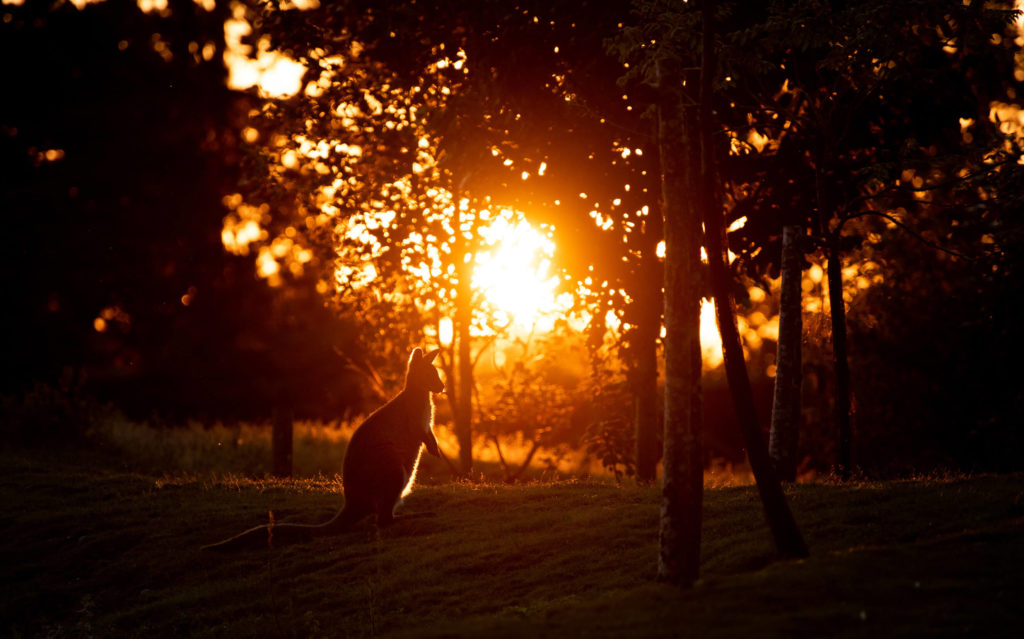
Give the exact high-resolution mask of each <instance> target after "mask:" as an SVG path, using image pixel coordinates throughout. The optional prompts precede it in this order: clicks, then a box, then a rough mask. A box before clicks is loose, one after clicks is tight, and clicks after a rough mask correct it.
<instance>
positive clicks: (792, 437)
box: [768, 224, 803, 481]
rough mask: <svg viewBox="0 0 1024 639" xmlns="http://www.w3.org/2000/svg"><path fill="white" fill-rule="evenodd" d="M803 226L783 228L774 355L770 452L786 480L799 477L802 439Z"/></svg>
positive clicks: (791, 225) (793, 479)
mask: <svg viewBox="0 0 1024 639" xmlns="http://www.w3.org/2000/svg"><path fill="white" fill-rule="evenodd" d="M799 240H800V225H798V224H787V225H786V226H784V227H783V228H782V285H781V288H782V291H781V294H780V296H779V347H778V353H777V356H776V358H775V396H774V398H773V403H772V427H771V431H770V434H769V437H768V454H769V455H770V456H771V458H772V461H773V462H774V463H775V472H776V473H777V474H778V476H779V479H781V480H783V481H795V480H796V466H797V445H798V443H799V438H800V385H801V373H802V371H801V366H802V359H801V356H800V342H801V340H802V339H803V321H802V317H801V314H802V312H803V308H802V306H801V299H800V295H801V288H800V285H801V281H800V280H801V268H800V262H801V255H800V247H799Z"/></svg>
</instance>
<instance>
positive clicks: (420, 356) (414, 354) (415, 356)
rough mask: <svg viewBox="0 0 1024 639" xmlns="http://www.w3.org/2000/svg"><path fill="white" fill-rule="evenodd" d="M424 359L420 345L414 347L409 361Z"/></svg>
mask: <svg viewBox="0 0 1024 639" xmlns="http://www.w3.org/2000/svg"><path fill="white" fill-rule="evenodd" d="M419 359H423V351H422V350H420V348H419V347H416V348H414V349H412V353H410V354H409V363H410V364H411V363H412V362H415V361H416V360H419Z"/></svg>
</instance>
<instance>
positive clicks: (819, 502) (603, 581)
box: [0, 452, 1024, 639]
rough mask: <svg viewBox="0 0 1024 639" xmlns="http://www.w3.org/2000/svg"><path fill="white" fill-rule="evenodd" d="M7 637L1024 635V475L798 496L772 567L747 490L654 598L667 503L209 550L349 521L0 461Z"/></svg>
mask: <svg viewBox="0 0 1024 639" xmlns="http://www.w3.org/2000/svg"><path fill="white" fill-rule="evenodd" d="M0 463H2V464H3V468H4V470H3V473H2V474H0V499H2V503H3V506H4V507H3V511H2V513H0V539H2V542H0V571H2V580H0V581H2V584H3V586H2V587H3V597H2V607H0V635H5V636H12V637H22V636H24V637H171V636H182V637H375V636H388V637H413V636H415V637H481V636H482V637H563V636H564V637H675V636H679V637H689V636H692V637H702V638H706V637H734V636H735V637H873V638H876V639H877V638H881V637H953V636H957V637H1019V636H1021V625H1022V623H1024V576H1022V569H1024V476H1020V475H1011V476H998V477H997V476H981V477H968V478H965V477H953V478H950V477H947V478H930V479H921V480H916V481H898V482H880V483H855V484H848V485H837V484H829V483H824V482H823V483H806V484H800V485H797V486H793V487H791V488H790V489H789V495H790V497H791V500H792V505H793V508H794V511H795V513H796V515H797V518H798V520H799V522H800V524H801V525H802V527H803V530H804V532H805V534H806V536H807V539H808V542H809V544H810V547H811V552H812V556H811V557H810V558H809V559H807V560H804V561H797V562H780V561H775V560H773V557H772V547H771V544H770V542H769V538H768V533H767V531H766V528H765V526H764V524H763V521H762V516H761V512H760V505H759V502H758V498H757V494H756V490H755V489H753V488H751V487H727V488H714V489H710V490H708V491H707V495H706V506H705V526H704V545H703V580H702V582H701V583H700V584H699V586H698V587H697V588H695V589H693V590H692V591H688V592H680V591H677V590H676V589H674V588H672V587H669V586H666V585H663V584H659V583H657V582H656V581H655V579H654V576H655V575H654V573H655V558H656V552H657V520H658V504H659V496H658V490H657V489H656V488H637V487H632V486H623V487H617V486H615V485H614V484H612V483H601V482H572V481H567V482H559V483H548V484H539V483H538V484H528V485H520V486H505V485H495V484H439V485H433V486H424V487H422V488H420V489H419V490H417V491H416V492H414V493H413V494H412V495H411V496H410V497H409V498H408V499H407V501H406V504H405V506H404V510H405V512H406V513H431V514H432V516H424V517H417V518H413V519H409V520H406V521H403V522H399V523H398V524H396V525H395V526H394V527H393V528H391V529H388V530H386V531H383V532H378V531H377V530H376V529H375V527H374V526H373V525H372V524H370V523H366V524H364V525H362V526H361V527H359V528H358V529H356V530H354V531H352V532H350V533H348V534H347V535H345V536H342V537H337V538H330V539H321V540H316V541H313V542H310V543H307V544H302V545H296V546H292V547H287V548H283V549H274V550H269V549H266V548H261V549H260V550H258V551H252V552H248V553H235V554H211V553H209V552H201V551H200V550H199V547H200V546H201V545H203V544H205V543H208V542H211V541H215V540H218V539H220V538H222V537H224V536H226V535H229V534H232V533H234V532H237V531H239V530H241V529H242V528H244V527H248V526H251V525H255V524H257V523H261V522H264V521H266V519H267V511H268V510H272V511H273V512H274V516H275V519H277V520H278V521H281V520H293V521H305V522H314V521H318V520H323V519H325V518H327V517H328V516H330V515H331V514H332V513H333V511H334V510H335V508H337V507H338V506H339V505H340V499H341V498H340V497H339V494H338V485H337V483H336V479H334V478H330V479H327V478H320V479H305V480H295V481H271V480H252V479H246V478H244V477H243V476H240V475H219V476H216V475H211V474H205V475H199V474H191V475H189V474H178V475H168V474H163V475H157V474H155V473H149V474H147V473H145V472H139V471H137V470H136V471H130V470H115V469H114V468H116V467H117V465H116V464H113V463H110V462H109V460H108V462H107V463H102V462H101V461H100V458H92V457H86V458H85V459H81V458H75V457H73V456H69V455H50V456H42V455H40V454H38V453H37V454H31V455H30V454H18V453H12V452H7V453H4V454H3V455H0Z"/></svg>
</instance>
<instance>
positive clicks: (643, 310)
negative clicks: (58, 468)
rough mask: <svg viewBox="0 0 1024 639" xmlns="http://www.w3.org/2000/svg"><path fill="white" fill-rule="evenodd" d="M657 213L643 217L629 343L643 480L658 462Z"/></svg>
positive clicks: (639, 474) (652, 474) (651, 476)
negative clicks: (633, 322)
mask: <svg viewBox="0 0 1024 639" xmlns="http://www.w3.org/2000/svg"><path fill="white" fill-rule="evenodd" d="M660 215H661V212H660V211H659V212H658V213H657V215H651V216H649V217H648V218H647V219H646V220H644V229H643V233H644V247H643V251H644V252H643V255H641V258H640V259H641V265H640V281H639V282H638V283H637V289H636V290H637V299H636V304H637V306H638V307H639V321H638V323H637V330H636V331H635V332H634V333H633V335H632V338H631V339H632V342H631V344H630V347H631V349H632V350H633V351H634V353H635V356H636V361H635V370H634V371H633V408H634V412H633V424H634V427H635V432H636V478H637V481H639V482H640V483H644V484H649V483H651V482H653V481H654V480H655V476H656V473H657V466H658V431H657V429H658V427H659V425H660V423H659V422H660V420H659V419H658V409H659V406H658V335H659V333H660V332H661V306H662V298H661V287H662V283H663V280H664V275H663V269H662V267H661V264H660V261H659V260H658V256H657V250H658V242H659V241H660V240H661V236H662V233H661V219H660ZM656 217H657V219H656Z"/></svg>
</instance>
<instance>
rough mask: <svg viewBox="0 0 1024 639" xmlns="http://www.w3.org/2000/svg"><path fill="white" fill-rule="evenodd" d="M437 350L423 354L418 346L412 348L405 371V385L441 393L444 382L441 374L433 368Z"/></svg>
mask: <svg viewBox="0 0 1024 639" xmlns="http://www.w3.org/2000/svg"><path fill="white" fill-rule="evenodd" d="M437 353H438V351H437V350H433V351H430V352H429V353H426V354H424V353H423V351H422V350H420V349H419V348H414V349H413V350H412V354H411V355H409V367H408V368H407V369H406V372H405V386H406V387H407V388H416V389H420V390H427V391H430V392H431V393H443V392H444V382H442V381H441V375H440V374H439V373H438V372H437V369H436V368H434V364H433V361H434V358H435V357H437Z"/></svg>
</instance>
